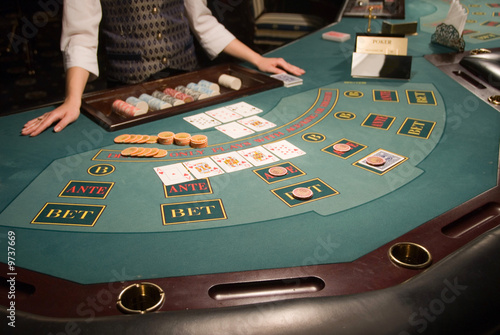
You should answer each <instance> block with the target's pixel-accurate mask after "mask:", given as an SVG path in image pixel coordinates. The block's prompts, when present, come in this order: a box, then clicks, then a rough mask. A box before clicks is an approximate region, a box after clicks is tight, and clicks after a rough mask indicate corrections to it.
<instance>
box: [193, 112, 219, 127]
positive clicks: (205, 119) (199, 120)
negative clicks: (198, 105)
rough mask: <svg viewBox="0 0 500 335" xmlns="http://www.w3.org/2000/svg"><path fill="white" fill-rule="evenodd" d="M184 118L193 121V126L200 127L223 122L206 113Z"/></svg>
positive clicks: (213, 125)
mask: <svg viewBox="0 0 500 335" xmlns="http://www.w3.org/2000/svg"><path fill="white" fill-rule="evenodd" d="M184 120H186V121H187V122H189V123H191V124H192V125H193V126H195V127H197V128H199V129H207V128H211V127H215V126H217V125H220V124H221V122H219V121H217V120H215V119H214V118H212V117H210V116H208V115H206V114H205V113H200V114H196V115H191V116H186V117H185V118H184Z"/></svg>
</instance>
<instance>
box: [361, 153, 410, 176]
mask: <svg viewBox="0 0 500 335" xmlns="http://www.w3.org/2000/svg"><path fill="white" fill-rule="evenodd" d="M372 156H375V157H381V158H383V159H384V160H385V163H384V164H383V165H379V166H374V165H370V164H368V163H367V162H366V159H367V158H368V157H372ZM404 159H405V157H402V156H399V155H396V154H394V153H392V152H389V151H385V150H377V151H375V152H374V153H372V154H370V155H369V156H367V157H365V158H363V159H362V160H360V161H359V164H362V165H365V166H368V167H370V168H371V169H375V170H379V171H382V172H383V171H385V170H388V169H390V168H391V167H393V166H394V165H396V164H398V163H399V162H401V161H402V160H404Z"/></svg>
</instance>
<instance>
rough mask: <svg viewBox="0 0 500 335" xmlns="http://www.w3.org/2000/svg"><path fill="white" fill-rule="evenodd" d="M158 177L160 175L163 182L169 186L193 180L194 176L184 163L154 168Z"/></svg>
mask: <svg viewBox="0 0 500 335" xmlns="http://www.w3.org/2000/svg"><path fill="white" fill-rule="evenodd" d="M154 170H155V172H156V174H157V175H158V177H160V179H161V181H162V182H163V184H165V185H167V186H169V185H174V184H179V183H182V182H186V181H190V180H193V179H194V177H193V176H192V175H191V173H189V171H188V170H187V169H186V168H185V167H184V165H182V163H177V164H172V165H165V166H159V167H155V168H154Z"/></svg>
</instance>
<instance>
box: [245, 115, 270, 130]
mask: <svg viewBox="0 0 500 335" xmlns="http://www.w3.org/2000/svg"><path fill="white" fill-rule="evenodd" d="M238 123H241V124H242V125H244V126H246V127H248V128H250V129H252V130H255V131H261V130H265V129H269V128H273V127H276V125H275V124H274V123H272V122H270V121H267V120H265V119H263V118H261V117H260V116H258V115H254V116H250V117H247V118H245V119H242V120H238Z"/></svg>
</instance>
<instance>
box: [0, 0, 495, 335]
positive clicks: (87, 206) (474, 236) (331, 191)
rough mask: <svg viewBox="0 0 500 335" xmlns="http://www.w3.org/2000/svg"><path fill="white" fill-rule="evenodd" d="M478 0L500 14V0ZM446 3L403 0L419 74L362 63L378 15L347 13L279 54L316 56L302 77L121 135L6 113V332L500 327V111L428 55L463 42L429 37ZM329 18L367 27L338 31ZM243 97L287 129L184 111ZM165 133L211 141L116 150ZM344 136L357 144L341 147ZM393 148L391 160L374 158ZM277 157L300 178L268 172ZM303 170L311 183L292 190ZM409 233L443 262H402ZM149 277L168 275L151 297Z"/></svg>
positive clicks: (90, 125)
mask: <svg viewBox="0 0 500 335" xmlns="http://www.w3.org/2000/svg"><path fill="white" fill-rule="evenodd" d="M464 5H467V2H464ZM474 6H483V7H482V8H483V9H484V8H487V9H488V10H489V12H492V11H493V10H492V9H491V8H492V7H491V6H487V2H482V1H481V2H477V1H476V2H474ZM443 8H446V7H443V5H442V4H441V2H440V1H437V2H436V3H434V2H430V1H408V0H407V1H406V18H405V20H397V22H404V21H419V22H420V24H419V31H418V34H417V35H415V36H409V37H408V54H409V55H411V56H413V58H412V69H411V78H410V80H390V79H363V78H352V77H351V76H350V67H351V56H352V52H353V50H354V34H355V33H356V32H363V31H365V30H366V25H367V20H366V19H363V18H343V19H342V20H341V22H339V23H336V24H335V25H332V26H329V27H325V28H324V29H322V30H320V31H317V32H315V33H313V34H310V35H308V36H306V37H304V38H302V39H300V40H298V41H296V42H294V43H291V44H288V45H286V46H284V47H281V48H279V49H277V50H275V51H273V52H272V53H270V54H269V56H273V57H284V58H285V59H286V60H287V61H289V62H290V63H292V64H295V65H297V66H300V67H302V68H304V69H305V70H306V73H305V74H304V75H303V76H302V79H303V84H302V85H298V86H294V87H278V88H273V89H270V90H267V91H263V92H259V93H256V94H253V95H249V96H245V97H238V98H236V99H234V100H232V101H229V102H223V103H220V104H216V105H213V106H209V107H204V108H201V109H196V110H192V111H188V112H186V113H183V114H179V115H175V116H171V117H167V118H164V119H160V120H155V121H154V122H149V123H145V124H141V125H134V126H132V127H129V128H126V129H121V130H118V131H114V132H109V131H106V130H105V129H103V128H102V127H101V126H99V125H98V124H97V123H96V122H94V120H92V119H91V118H89V117H88V116H87V115H86V114H85V113H82V115H81V116H80V118H79V119H78V120H77V121H76V122H75V123H73V124H71V125H70V126H68V127H67V128H66V129H65V130H64V131H62V132H60V133H54V132H52V131H50V130H48V131H45V132H44V133H42V134H40V135H39V136H37V137H36V138H29V137H23V136H20V134H19V132H20V129H21V128H22V125H23V124H24V123H25V122H27V121H28V120H31V119H33V118H35V117H37V116H39V115H40V114H42V113H44V112H46V111H49V110H51V109H52V108H54V106H45V107H41V108H37V109H33V110H29V111H25V112H22V113H16V114H12V115H7V116H4V117H1V118H0V120H1V123H0V127H1V129H2V131H1V132H0V140H1V142H2V143H4V144H3V146H2V149H1V150H0V158H1V159H0V172H1V173H0V176H1V177H0V178H1V179H0V180H1V183H0V186H1V189H2V192H1V193H0V211H1V212H0V234H1V235H0V236H1V239H0V241H1V245H2V249H3V252H2V253H1V254H0V257H1V259H0V261H1V262H2V272H1V275H0V276H1V277H2V278H3V280H2V282H3V286H2V294H1V297H0V304H1V311H2V318H3V321H2V329H4V330H7V333H16V332H17V333H20V334H22V333H32V334H49V333H54V334H60V333H63V334H101V333H102V334H106V333H109V332H115V333H116V332H118V333H122V334H129V333H130V334H132V333H134V334H143V333H144V334H160V333H161V334H215V333H217V334H240V333H241V334H304V333H307V332H308V333H312V334H333V333H335V334H337V333H338V334H366V333H367V331H369V333H372V334H414V333H430V334H438V333H439V334H441V333H445V332H446V333H456V334H482V333H485V334H486V333H494V332H495V331H499V330H500V321H499V319H498V317H497V313H496V311H498V308H499V307H500V306H499V305H500V303H499V301H500V299H499V298H500V289H499V287H498V280H499V279H500V267H499V265H500V264H499V260H498V257H497V255H498V252H499V251H500V243H499V242H500V241H499V240H500V228H498V225H499V223H500V191H499V187H498V180H499V140H500V112H499V110H498V109H497V108H495V107H494V106H492V105H491V104H488V103H487V102H485V101H483V100H481V99H479V98H478V97H477V96H476V95H475V94H473V93H471V92H470V91H469V90H467V89H465V88H464V87H463V86H462V85H460V84H458V83H457V82H456V81H455V80H453V79H452V78H450V77H449V76H448V75H446V74H445V73H444V72H442V71H440V70H439V69H438V68H436V66H434V65H433V64H431V63H430V62H429V61H428V60H427V59H425V58H424V56H425V55H429V54H445V53H450V52H453V51H452V50H450V49H448V48H446V47H443V46H439V45H435V44H431V43H430V35H431V34H432V31H429V29H428V28H427V27H428V23H429V22H434V21H435V20H437V18H436V17H437V16H438V14H442V16H443V18H444V16H446V11H445V9H443ZM474 9H475V12H479V11H480V9H478V8H477V7H474ZM443 12H444V14H443ZM471 15H472V14H470V16H469V18H470V17H471ZM497 15H498V14H497ZM493 16H494V14H493ZM380 21H381V20H373V22H372V29H373V31H377V29H378V28H379V27H380V24H381V22H380ZM491 21H494V17H493V18H491ZM422 22H425V25H424V24H422ZM469 24H473V23H469ZM474 27H476V28H478V27H481V25H480V24H478V25H477V26H474ZM466 28H467V26H466ZM329 30H335V31H341V32H346V33H350V34H351V35H352V37H351V39H350V40H348V41H346V42H344V43H335V42H331V41H326V40H323V39H322V38H321V35H322V33H323V32H326V31H329ZM477 30H479V29H477ZM488 34H490V35H489V36H490V39H488V40H485V39H481V41H479V42H478V41H476V40H472V39H468V40H466V48H468V49H473V48H478V47H481V48H493V47H498V45H499V43H500V38H499V36H497V37H494V36H493V35H494V33H491V32H488ZM244 65H245V64H244ZM245 66H248V65H245ZM200 79H203V78H200ZM239 102H245V103H248V104H250V105H252V106H255V107H257V108H260V109H262V112H261V113H259V114H258V115H259V116H260V117H262V118H264V119H265V120H267V121H270V122H272V123H274V124H275V126H274V127H272V128H269V129H266V130H264V131H259V132H255V133H253V134H250V135H247V136H244V137H241V138H237V139H233V138H231V137H229V136H227V135H226V134H224V133H222V132H220V131H218V130H216V129H215V128H208V129H204V130H200V129H198V128H196V127H195V126H193V125H192V124H190V123H188V122H186V121H185V120H184V119H183V118H184V117H186V116H190V115H196V114H199V113H203V112H206V111H208V110H212V109H215V108H219V107H225V106H228V105H230V104H234V103H239ZM162 131H172V132H188V133H191V134H204V135H206V136H207V137H208V147H206V148H202V149H192V148H189V147H181V146H175V145H168V146H161V145H159V144H145V145H143V146H145V147H158V146H161V147H162V148H165V149H167V150H168V155H167V156H166V157H163V158H133V157H123V156H121V155H120V151H121V150H122V149H124V148H125V147H126V146H127V145H125V144H116V143H114V142H113V140H114V138H115V137H116V136H118V135H121V134H146V135H154V134H158V133H159V132H162ZM279 141H286V142H285V143H287V145H293V146H295V147H297V148H299V149H300V150H301V151H302V152H303V154H302V155H299V156H291V157H289V158H280V159H279V160H277V161H275V162H273V163H271V164H268V165H262V166H252V167H250V168H247V169H244V170H240V171H234V172H227V173H224V174H221V175H217V176H213V177H209V178H198V179H195V180H193V181H191V182H189V183H187V184H177V185H171V186H165V185H164V184H163V183H162V182H161V180H160V178H159V177H158V176H157V175H156V173H155V171H154V168H155V167H159V166H167V165H171V164H177V163H185V162H189V161H191V160H195V159H201V158H208V157H213V156H214V155H217V154H221V153H233V152H236V151H240V150H242V149H251V148H255V147H258V146H266V145H272V144H274V143H277V142H279ZM337 143H348V144H349V145H350V146H351V147H352V148H353V149H351V150H350V151H349V152H347V153H343V152H338V151H336V150H335V149H334V148H333V145H334V144H337ZM380 150H382V151H383V152H384V153H385V156H384V157H386V158H387V159H388V160H390V161H391V162H392V163H390V164H388V165H387V166H386V167H374V166H370V165H369V164H366V163H365V160H366V158H367V157H368V156H370V155H373V154H375V153H376V152H380ZM275 165H281V166H284V167H286V168H287V169H288V174H287V175H286V176H284V177H274V176H272V175H270V174H269V172H268V168H269V167H270V166H275ZM300 186H303V187H307V188H310V189H311V190H313V197H312V198H311V199H307V200H297V199H295V198H293V197H291V196H290V192H291V191H292V190H293V189H294V188H296V187H300ZM77 190H81V191H80V192H79V191H77ZM400 242H410V243H414V244H417V245H419V246H421V247H423V249H419V250H424V251H425V252H427V253H428V254H426V255H427V256H429V255H430V259H429V260H428V262H427V264H426V265H425V266H423V267H421V268H419V267H413V268H412V267H408V266H401V264H398V263H397V262H395V261H394V260H392V259H391V256H390V255H391V254H390V253H389V251H390V250H391V249H392V248H391V247H393V246H394V245H396V244H397V243H400ZM411 250H413V249H411ZM404 251H408V250H406V249H405V250H404ZM408 252H409V251H408ZM392 255H394V254H392ZM410 256H411V255H410ZM410 256H408V257H410ZM145 283H146V284H145ZM134 285H137V287H139V288H144V292H142V293H140V294H138V295H137V296H134V297H132V298H129V301H128V302H129V303H131V304H132V305H134V306H139V305H141V304H147V303H149V300H148V299H153V297H152V296H153V295H155V294H157V293H158V292H161V294H162V295H163V298H164V300H162V301H161V304H160V306H156V307H157V308H156V310H155V311H153V312H149V311H145V312H144V313H124V311H123V309H120V308H117V303H118V302H119V300H120V297H121V295H120V293H121V292H123V291H124V290H126V289H127V288H129V287H133V286H134ZM141 285H144V286H141ZM150 287H154V288H155V290H156V289H157V288H159V291H154V290H153V291H154V293H151V296H150V293H149V291H148V289H149V288H150ZM128 292H130V291H128ZM123 299H125V298H124V297H123ZM141 299H142V300H141ZM479 306H481V308H478V307H479ZM129 312H130V311H129ZM12 322H13V323H12ZM9 323H10V324H9ZM13 325H15V327H13Z"/></svg>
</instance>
